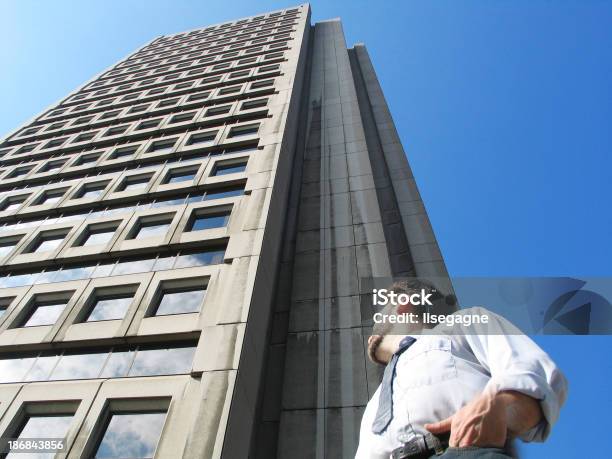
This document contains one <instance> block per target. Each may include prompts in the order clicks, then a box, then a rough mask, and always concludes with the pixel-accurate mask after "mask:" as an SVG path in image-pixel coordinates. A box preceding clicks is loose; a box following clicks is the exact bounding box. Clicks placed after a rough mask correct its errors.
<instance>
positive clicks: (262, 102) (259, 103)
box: [241, 99, 268, 110]
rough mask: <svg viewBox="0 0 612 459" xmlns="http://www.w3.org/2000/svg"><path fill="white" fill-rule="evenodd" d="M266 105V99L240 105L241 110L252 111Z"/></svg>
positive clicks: (248, 101)
mask: <svg viewBox="0 0 612 459" xmlns="http://www.w3.org/2000/svg"><path fill="white" fill-rule="evenodd" d="M266 105H268V99H256V100H247V101H246V102H243V103H242V107H241V108H242V110H252V109H253V108H261V107H265V106H266Z"/></svg>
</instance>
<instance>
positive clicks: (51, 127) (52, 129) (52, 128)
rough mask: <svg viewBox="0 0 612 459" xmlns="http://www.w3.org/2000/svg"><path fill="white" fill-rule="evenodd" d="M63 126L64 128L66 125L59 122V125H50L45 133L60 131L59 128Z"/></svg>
mask: <svg viewBox="0 0 612 459" xmlns="http://www.w3.org/2000/svg"><path fill="white" fill-rule="evenodd" d="M64 126H66V123H65V122H61V123H53V124H52V125H50V126H49V127H48V128H47V131H55V130H57V129H61V128H63V127H64Z"/></svg>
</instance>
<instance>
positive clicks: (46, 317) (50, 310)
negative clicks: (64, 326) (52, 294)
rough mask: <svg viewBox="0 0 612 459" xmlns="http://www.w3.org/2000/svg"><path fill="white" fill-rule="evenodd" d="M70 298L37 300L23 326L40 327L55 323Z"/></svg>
mask: <svg viewBox="0 0 612 459" xmlns="http://www.w3.org/2000/svg"><path fill="white" fill-rule="evenodd" d="M67 304H68V300H55V301H40V300H35V302H34V305H33V306H32V309H31V311H30V314H29V315H28V316H27V317H26V319H25V320H24V322H23V325H21V326H22V327H39V326H42V325H53V324H55V322H56V321H57V319H58V318H59V316H60V315H61V314H62V312H63V311H64V309H65V308H66V305H67Z"/></svg>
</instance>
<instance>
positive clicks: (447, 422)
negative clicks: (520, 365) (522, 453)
mask: <svg viewBox="0 0 612 459" xmlns="http://www.w3.org/2000/svg"><path fill="white" fill-rule="evenodd" d="M541 420H542V410H541V409H540V404H539V402H538V401H537V400H535V399H533V398H531V397H529V396H527V395H524V394H521V393H520V392H514V391H507V392H497V393H493V392H490V391H489V392H483V393H482V394H481V395H479V396H478V397H476V398H475V399H474V400H472V401H471V402H470V403H468V404H467V405H465V406H464V407H463V408H461V409H460V410H459V411H457V412H456V413H455V414H454V415H453V416H450V417H449V418H446V419H444V420H442V421H440V422H436V423H434V424H426V425H425V428H426V429H427V430H429V431H430V432H432V433H434V434H441V433H445V432H449V431H450V432H451V436H450V439H449V444H450V446H455V447H462V446H489V447H492V446H495V447H502V446H503V445H504V444H505V443H506V440H507V438H508V436H510V437H517V436H520V435H524V434H525V433H527V432H528V431H529V430H531V429H533V428H534V427H535V426H537V425H538V423H539V422H540V421H541Z"/></svg>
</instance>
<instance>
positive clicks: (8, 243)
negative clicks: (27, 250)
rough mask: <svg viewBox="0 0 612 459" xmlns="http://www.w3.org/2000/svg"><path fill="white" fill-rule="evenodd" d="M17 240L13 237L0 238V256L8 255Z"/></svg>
mask: <svg viewBox="0 0 612 459" xmlns="http://www.w3.org/2000/svg"><path fill="white" fill-rule="evenodd" d="M17 242H18V240H17V241H16V240H15V239H13V238H11V239H8V238H7V239H0V258H1V257H4V256H6V255H8V254H9V253H10V252H11V251H12V250H13V249H14V248H15V246H16V245H17Z"/></svg>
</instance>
